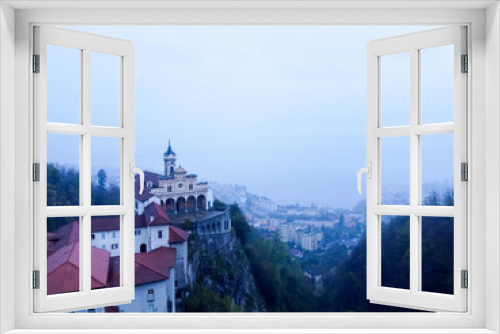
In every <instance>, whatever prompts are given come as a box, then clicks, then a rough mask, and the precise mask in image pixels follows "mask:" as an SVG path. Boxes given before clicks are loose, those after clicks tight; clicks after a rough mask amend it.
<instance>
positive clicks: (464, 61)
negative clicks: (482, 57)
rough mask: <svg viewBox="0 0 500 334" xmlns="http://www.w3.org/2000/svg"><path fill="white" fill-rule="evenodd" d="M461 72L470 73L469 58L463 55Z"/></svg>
mask: <svg viewBox="0 0 500 334" xmlns="http://www.w3.org/2000/svg"><path fill="white" fill-rule="evenodd" d="M460 72H462V73H467V72H469V57H468V56H467V55H462V69H461V71H460Z"/></svg>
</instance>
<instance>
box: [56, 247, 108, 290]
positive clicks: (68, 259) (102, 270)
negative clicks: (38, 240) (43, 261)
mask: <svg viewBox="0 0 500 334" xmlns="http://www.w3.org/2000/svg"><path fill="white" fill-rule="evenodd" d="M91 261H92V262H91V263H92V268H91V282H92V283H91V287H92V289H99V288H103V287H105V286H106V281H107V279H108V271H109V252H108V251H106V250H104V249H99V248H95V247H92V251H91ZM79 267H80V243H78V242H76V243H73V244H70V245H66V246H63V247H61V248H59V249H58V250H57V251H56V252H54V253H53V254H52V255H50V256H49V257H48V259H47V294H49V295H53V294H59V293H66V292H74V291H79V289H80V284H79V282H80V270H79Z"/></svg>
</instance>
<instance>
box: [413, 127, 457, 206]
mask: <svg viewBox="0 0 500 334" xmlns="http://www.w3.org/2000/svg"><path fill="white" fill-rule="evenodd" d="M421 145H422V205H435V206H453V203H454V200H453V179H454V174H453V173H454V172H453V133H444V134H435V135H423V136H421Z"/></svg>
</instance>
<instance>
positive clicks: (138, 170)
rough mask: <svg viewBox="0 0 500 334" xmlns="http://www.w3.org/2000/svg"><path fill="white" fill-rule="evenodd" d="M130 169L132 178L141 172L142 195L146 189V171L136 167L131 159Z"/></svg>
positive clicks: (140, 191) (140, 190) (140, 187)
mask: <svg viewBox="0 0 500 334" xmlns="http://www.w3.org/2000/svg"><path fill="white" fill-rule="evenodd" d="M129 170H130V178H131V179H134V178H135V173H137V174H139V195H142V192H143V191H144V172H143V171H142V169H140V168H137V167H134V162H133V161H130V163H129Z"/></svg>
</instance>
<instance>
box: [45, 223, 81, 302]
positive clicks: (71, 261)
mask: <svg viewBox="0 0 500 334" xmlns="http://www.w3.org/2000/svg"><path fill="white" fill-rule="evenodd" d="M79 235H80V219H79V217H60V218H47V280H46V282H47V294H48V295H55V294H60V293H67V292H75V291H80V242H79V241H80V239H79Z"/></svg>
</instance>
